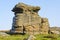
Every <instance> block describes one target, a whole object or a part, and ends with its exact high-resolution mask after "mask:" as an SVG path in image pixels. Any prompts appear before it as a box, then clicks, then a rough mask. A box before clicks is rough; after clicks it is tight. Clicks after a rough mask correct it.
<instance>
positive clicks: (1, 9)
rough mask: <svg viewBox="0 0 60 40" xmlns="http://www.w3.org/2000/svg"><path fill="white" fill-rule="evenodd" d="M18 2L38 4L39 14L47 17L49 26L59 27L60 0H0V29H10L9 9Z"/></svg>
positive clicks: (11, 13)
mask: <svg viewBox="0 0 60 40" xmlns="http://www.w3.org/2000/svg"><path fill="white" fill-rule="evenodd" d="M19 2H23V3H25V4H28V5H33V6H40V7H41V10H40V11H39V15H40V16H41V17H44V18H45V17H46V18H48V19H49V24H50V26H51V27H52V26H57V27H60V0H0V30H8V29H11V27H12V18H13V16H14V13H13V12H12V11H11V10H12V9H13V7H14V6H15V5H16V4H17V3H19Z"/></svg>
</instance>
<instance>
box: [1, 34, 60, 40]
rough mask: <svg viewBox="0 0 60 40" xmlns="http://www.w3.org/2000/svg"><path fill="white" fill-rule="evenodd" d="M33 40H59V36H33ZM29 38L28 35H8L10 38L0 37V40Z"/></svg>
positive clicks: (23, 39)
mask: <svg viewBox="0 0 60 40" xmlns="http://www.w3.org/2000/svg"><path fill="white" fill-rule="evenodd" d="M34 36H35V37H36V38H35V40H60V35H56V34H53V35H52V34H48V35H42V34H38V35H34ZM28 37H29V35H27V34H26V35H10V36H0V40H25V39H27V38H28Z"/></svg>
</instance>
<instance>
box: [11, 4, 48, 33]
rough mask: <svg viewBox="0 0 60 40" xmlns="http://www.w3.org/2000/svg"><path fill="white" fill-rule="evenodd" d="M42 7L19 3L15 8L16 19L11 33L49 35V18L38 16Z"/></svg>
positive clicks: (14, 18)
mask: <svg viewBox="0 0 60 40" xmlns="http://www.w3.org/2000/svg"><path fill="white" fill-rule="evenodd" d="M39 10H40V7H38V6H30V5H26V4H24V3H18V4H16V5H15V7H14V8H13V10H12V11H13V12H14V15H15V16H14V17H13V25H12V29H11V33H26V34H40V33H41V34H48V30H49V22H48V19H47V18H41V17H40V16H39V15H38V11H39Z"/></svg>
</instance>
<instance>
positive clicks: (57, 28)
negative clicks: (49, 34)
mask: <svg viewBox="0 0 60 40" xmlns="http://www.w3.org/2000/svg"><path fill="white" fill-rule="evenodd" d="M50 30H56V31H59V32H60V27H50Z"/></svg>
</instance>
